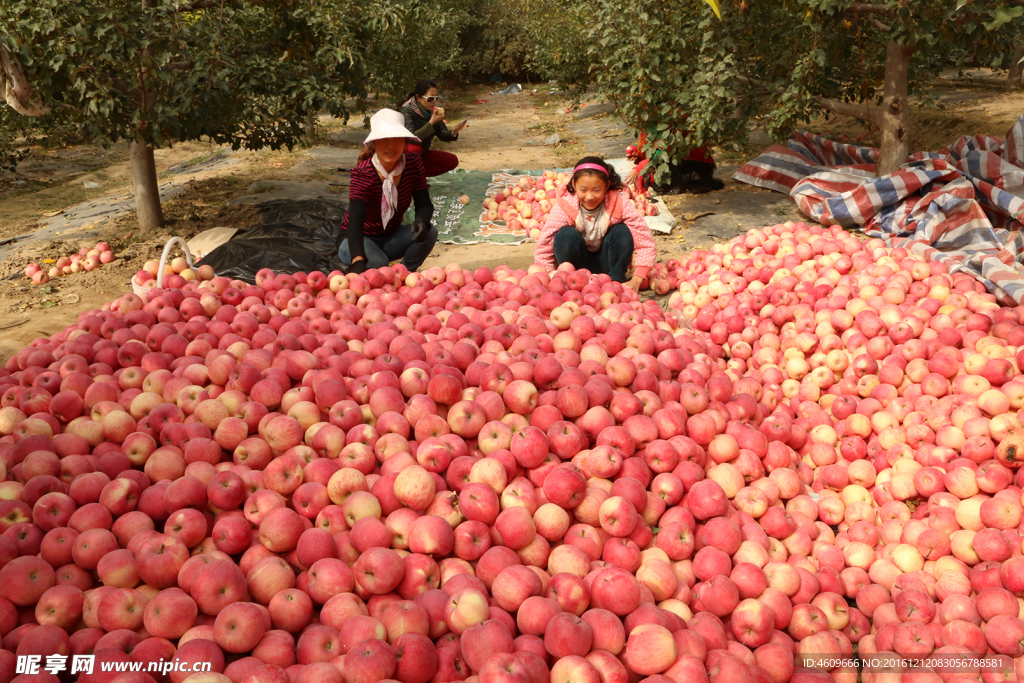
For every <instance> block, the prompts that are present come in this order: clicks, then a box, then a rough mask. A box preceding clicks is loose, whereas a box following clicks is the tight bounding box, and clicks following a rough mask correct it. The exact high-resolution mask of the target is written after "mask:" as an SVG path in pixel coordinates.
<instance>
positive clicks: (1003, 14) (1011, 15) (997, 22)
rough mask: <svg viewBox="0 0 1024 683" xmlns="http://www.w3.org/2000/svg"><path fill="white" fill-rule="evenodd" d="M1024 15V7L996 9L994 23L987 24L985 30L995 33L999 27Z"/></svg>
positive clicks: (993, 13)
mask: <svg viewBox="0 0 1024 683" xmlns="http://www.w3.org/2000/svg"><path fill="white" fill-rule="evenodd" d="M1022 14H1024V6H1020V5H1018V6H1017V7H996V9H995V11H994V12H992V21H990V22H988V23H987V24H985V28H987V29H988V30H989V31H995V30H996V29H998V28H999V27H1001V26H1003V25H1004V24H1008V23H1009V22H1011V21H1013V20H1014V19H1016V18H1017V17H1019V16H1021V15H1022Z"/></svg>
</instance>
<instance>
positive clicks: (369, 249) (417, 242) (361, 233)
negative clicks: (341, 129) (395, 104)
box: [338, 109, 437, 273]
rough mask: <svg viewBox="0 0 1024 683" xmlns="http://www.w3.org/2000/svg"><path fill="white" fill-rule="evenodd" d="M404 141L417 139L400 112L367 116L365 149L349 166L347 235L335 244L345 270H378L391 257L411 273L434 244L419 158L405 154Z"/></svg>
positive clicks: (385, 111)
mask: <svg viewBox="0 0 1024 683" xmlns="http://www.w3.org/2000/svg"><path fill="white" fill-rule="evenodd" d="M408 140H418V138H417V137H416V136H415V135H414V134H413V133H410V132H409V131H408V130H406V128H405V117H404V116H402V114H401V113H399V112H397V111H393V110H391V109H381V110H380V111H379V112H377V113H376V114H374V115H373V117H372V118H370V134H369V135H368V136H367V138H366V141H365V142H364V143H363V144H364V145H366V147H365V148H364V149H363V152H362V154H360V155H359V161H358V163H357V165H356V167H355V168H354V169H352V182H351V185H350V187H349V206H348V213H347V214H346V215H345V218H344V219H343V220H342V222H341V228H342V230H344V231H347V234H346V236H345V239H343V240H342V241H341V242H340V243H339V244H338V259H339V260H340V261H341V262H342V264H344V266H345V267H346V268H347V269H348V271H349V272H354V273H362V272H365V271H366V269H367V268H383V267H384V266H386V265H388V263H390V262H391V261H393V260H395V259H402V264H403V265H404V266H405V267H406V268H408V269H409V271H410V272H413V271H416V270H417V269H418V268H419V267H420V266H421V265H423V262H424V261H425V260H426V258H427V256H428V255H429V254H430V251H431V250H432V249H433V248H434V244H435V243H436V242H437V229H436V228H434V226H432V225H431V224H430V219H431V217H432V216H433V213H434V206H433V204H431V203H430V194H429V192H428V190H427V176H426V171H425V170H424V168H423V161H422V159H420V157H419V156H417V155H415V154H406V153H405V144H406V142H407V141H408ZM413 202H415V203H416V214H415V218H414V219H413V222H412V224H411V225H408V224H407V225H402V219H403V218H404V217H405V214H406V212H407V211H408V210H409V206H410V205H411V204H412V203H413Z"/></svg>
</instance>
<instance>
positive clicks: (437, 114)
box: [430, 107, 444, 125]
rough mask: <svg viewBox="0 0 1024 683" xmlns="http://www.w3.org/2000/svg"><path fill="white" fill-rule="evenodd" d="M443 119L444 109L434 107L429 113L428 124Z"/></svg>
mask: <svg viewBox="0 0 1024 683" xmlns="http://www.w3.org/2000/svg"><path fill="white" fill-rule="evenodd" d="M443 120H444V109H441V107H434V112H433V113H432V114H431V115H430V125H434V124H435V123H437V122H438V121H443Z"/></svg>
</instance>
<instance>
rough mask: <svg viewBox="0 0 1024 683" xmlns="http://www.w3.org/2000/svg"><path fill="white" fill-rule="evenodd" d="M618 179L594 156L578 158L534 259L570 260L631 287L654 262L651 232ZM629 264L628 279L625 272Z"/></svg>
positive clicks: (552, 262)
mask: <svg viewBox="0 0 1024 683" xmlns="http://www.w3.org/2000/svg"><path fill="white" fill-rule="evenodd" d="M622 187H623V185H622V179H621V178H619V175H618V174H617V173H616V172H615V170H614V169H613V168H612V167H611V166H609V165H608V164H606V163H605V162H604V160H602V159H600V158H598V157H584V158H583V159H580V161H579V163H577V164H576V167H575V169H573V174H572V180H570V181H569V185H568V186H567V187H566V188H565V194H563V195H562V196H561V197H560V198H559V199H558V201H557V202H556V204H555V206H554V208H553V209H552V210H551V213H550V214H548V220H547V222H546V223H545V224H544V227H543V228H542V229H541V232H540V237H539V238H538V239H537V252H536V255H535V257H534V258H535V260H536V261H537V263H540V264H543V265H545V266H547V267H548V268H550V269H554V268H557V267H558V265H559V264H562V263H571V264H572V265H573V266H574V267H576V268H585V269H587V270H589V271H590V272H592V273H607V274H608V275H609V276H610V277H611V278H612V279H613V280H615V281H616V282H621V283H624V284H625V285H626V286H628V287H630V288H631V289H633V290H634V291H639V290H640V283H642V282H643V281H644V280H645V279H647V274H648V273H649V272H650V270H651V268H652V267H653V266H654V260H655V258H656V257H657V250H656V248H655V246H654V237H653V235H651V230H650V228H648V227H647V223H646V222H645V221H644V218H643V216H642V215H640V212H639V211H637V210H636V208H635V207H634V206H633V204H632V203H631V202H630V201H629V199H627V198H626V196H625V195H623V194H621V193H620V192H619V190H620V189H622ZM631 263H632V265H633V276H632V278H630V277H628V276H627V275H626V271H627V270H629V266H630V264H631Z"/></svg>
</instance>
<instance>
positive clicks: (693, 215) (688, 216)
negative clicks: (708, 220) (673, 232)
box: [683, 211, 715, 221]
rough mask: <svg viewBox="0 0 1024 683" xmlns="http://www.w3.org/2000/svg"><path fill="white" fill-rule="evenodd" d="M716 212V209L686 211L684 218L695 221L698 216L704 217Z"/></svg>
mask: <svg viewBox="0 0 1024 683" xmlns="http://www.w3.org/2000/svg"><path fill="white" fill-rule="evenodd" d="M714 213H715V212H714V211H698V212H697V213H684V214H683V218H684V219H686V220H688V221H695V220H697V219H698V218H703V217H704V216H711V215H714Z"/></svg>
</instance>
